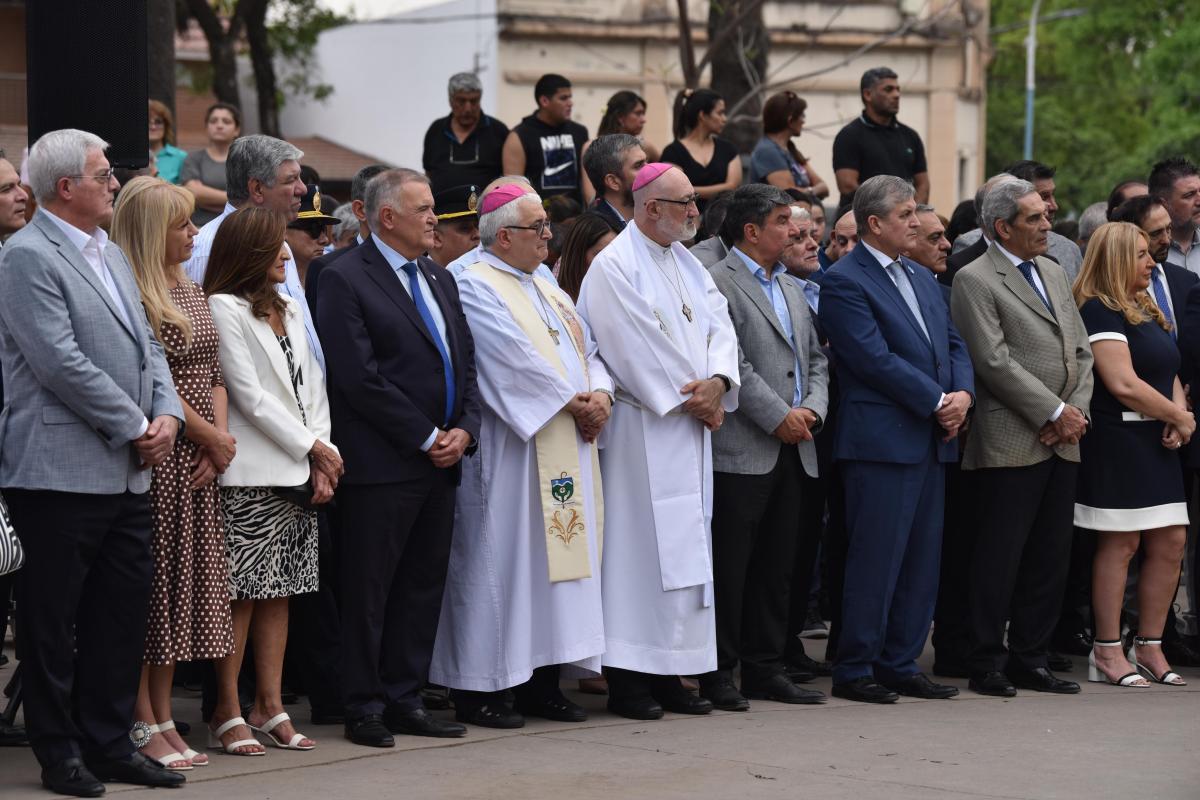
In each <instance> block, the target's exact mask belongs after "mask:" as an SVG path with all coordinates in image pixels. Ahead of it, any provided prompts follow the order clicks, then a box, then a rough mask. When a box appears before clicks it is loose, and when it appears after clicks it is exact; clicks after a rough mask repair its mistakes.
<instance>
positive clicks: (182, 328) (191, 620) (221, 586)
mask: <svg viewBox="0 0 1200 800" xmlns="http://www.w3.org/2000/svg"><path fill="white" fill-rule="evenodd" d="M192 204H193V200H192V197H191V195H190V194H189V193H188V192H187V191H185V190H183V189H181V188H179V187H177V186H172V185H170V184H167V183H164V182H163V181H161V180H158V179H157V178H148V177H141V178H135V179H134V180H132V181H130V182H129V183H128V184H127V185H126V186H125V187H124V188H123V189H122V190H121V194H120V197H119V198H118V201H117V204H116V210H115V212H114V214H113V226H112V234H113V240H114V241H115V242H116V243H117V244H118V245H119V246H120V247H121V249H122V250H123V251H124V252H125V254H126V255H127V256H128V257H129V261H130V263H131V264H132V265H133V272H134V277H135V278H136V279H137V283H138V288H139V289H140V290H141V294H142V304H143V306H144V307H145V309H146V316H147V318H148V320H149V322H150V327H151V328H152V329H153V330H154V331H155V333H156V335H157V338H158V340H159V342H160V343H161V344H162V345H163V349H164V350H165V351H166V356H167V363H168V364H169V365H170V367H171V377H172V378H173V379H174V381H175V389H176V391H178V392H179V397H180V399H181V400H182V401H183V408H184V416H185V417H186V422H187V425H186V428H185V435H184V436H180V437H178V439H176V441H175V450H174V452H173V453H172V454H171V456H170V457H169V458H168V459H167V460H166V461H165V462H163V463H162V464H160V465H159V466H157V467H155V468H154V473H153V476H152V478H151V482H150V506H151V510H152V512H153V515H154V540H153V551H154V581H153V584H152V587H151V596H150V608H149V617H148V620H147V628H146V651H145V667H144V669H143V670H142V684H141V687H140V691H139V692H138V701H137V707H136V709H135V713H136V719H137V720H138V721H141V722H145V723H146V724H147V725H149V726H150V731H151V733H150V739H149V741H146V742H145V744H144V745H143V750H142V752H143V753H144V754H145V755H147V756H149V757H151V758H154V759H156V760H157V761H159V762H160V763H161V764H162V765H163V766H165V767H168V768H169V769H191V768H192V767H193V766H203V765H205V764H207V763H208V756H206V755H204V754H201V753H197V752H196V751H195V750H192V749H190V748H188V747H187V745H186V743H185V742H184V741H183V739H182V738H180V736H179V734H178V732H177V731H176V730H175V727H174V723H173V722H172V716H171V684H172V679H173V677H174V672H175V663H176V662H178V661H195V660H202V659H215V658H221V657H223V656H227V655H229V654H230V653H231V652H232V651H233V629H232V624H231V621H230V603H229V562H228V559H227V557H226V553H225V536H224V530H223V527H222V520H221V509H220V499H219V494H218V488H217V483H216V478H217V475H218V474H220V473H221V472H224V470H225V468H226V467H227V466H228V465H229V462H230V460H231V459H232V458H233V455H234V450H235V442H234V439H233V437H232V436H230V435H229V433H228V423H227V410H228V403H227V398H226V394H225V385H224V380H223V379H222V376H221V369H220V366H219V364H218V361H217V353H218V337H217V329H216V327H215V326H214V325H213V321H212V315H211V314H210V312H209V310H208V302H207V299H206V298H205V296H204V293H203V291H201V289H200V287H199V286H197V285H196V284H195V283H193V282H192V281H190V280H188V278H187V277H186V276H185V275H184V274H183V270H182V269H181V267H180V264H182V262H183V261H185V260H187V258H188V257H189V256H190V255H191V250H192V238H193V236H195V234H196V228H195V226H193V225H192V223H191V220H190V217H191V213H192ZM154 734H159V735H154ZM133 735H134V737H135V738H138V737H142V738H144V737H145V735H146V732H145V731H144V730H141V729H140V726H137V727H135V730H134V733H133Z"/></svg>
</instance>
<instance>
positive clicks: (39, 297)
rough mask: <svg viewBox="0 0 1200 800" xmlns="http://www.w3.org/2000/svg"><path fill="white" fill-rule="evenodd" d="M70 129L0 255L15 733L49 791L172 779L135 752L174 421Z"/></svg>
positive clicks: (91, 167) (161, 372) (1, 447)
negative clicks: (21, 712)
mask: <svg viewBox="0 0 1200 800" xmlns="http://www.w3.org/2000/svg"><path fill="white" fill-rule="evenodd" d="M106 147H107V144H106V143H105V142H104V141H103V140H102V139H100V138H99V137H97V136H95V135H93V134H90V133H85V132H84V131H77V130H60V131H52V132H50V133H47V134H45V135H43V136H42V137H41V138H40V139H39V140H38V141H37V142H36V143H35V144H34V146H33V148H32V149H31V151H30V154H29V174H30V179H31V182H32V186H33V190H34V194H35V196H36V197H37V200H38V203H39V205H40V208H39V210H38V212H37V214H36V215H35V216H34V217H33V220H32V221H31V222H30V224H29V225H27V226H26V227H25V228H23V229H22V230H20V231H18V232H17V233H16V234H14V235H13V237H12V238H11V239H9V240H8V242H7V243H6V244H5V247H4V252H3V255H2V256H0V362H2V364H3V373H4V389H5V404H4V411H3V414H2V415H0V487H2V488H3V490H4V497H5V499H6V500H7V501H8V504H9V510H10V511H11V515H12V522H13V526H14V527H15V529H16V531H17V535H18V536H20V538H21V543H22V545H23V546H24V549H25V556H26V562H25V568H24V570H23V571H22V580H20V581H19V582H18V591H17V607H18V613H19V622H20V630H21V639H22V649H23V651H24V653H23V655H22V661H21V667H22V674H23V676H24V692H25V720H26V727H27V729H28V732H29V739H30V743H31V744H32V745H33V750H34V753H35V755H36V756H37V758H38V761H39V762H40V763H41V765H42V783H43V784H44V785H45V786H46V787H47V788H48V789H51V790H52V791H56V792H59V793H61V794H71V795H77V796H83V797H95V796H97V795H99V794H102V793H103V792H104V785H103V783H102V781H109V780H112V781H121V782H124V783H139V784H146V785H152V786H174V785H178V784H181V783H183V776H182V775H180V774H179V773H172V772H170V771H168V770H166V769H164V768H162V767H160V766H159V765H158V764H157V763H155V762H154V761H151V760H150V759H148V758H146V757H145V756H143V755H141V754H139V753H138V752H137V751H136V750H135V749H134V746H133V742H132V740H131V739H130V736H129V728H130V725H131V722H132V719H133V705H134V698H135V696H136V694H137V687H138V679H139V676H140V674H141V662H142V652H143V650H142V648H143V644H144V640H145V631H146V613H147V604H148V601H149V597H150V581H151V575H152V571H153V560H152V557H151V553H150V541H151V517H150V503H149V499H148V497H147V494H146V492H147V490H148V489H149V488H150V470H149V469H148V467H151V466H153V465H155V464H159V463H161V462H162V461H163V460H164V459H165V458H166V457H167V456H168V455H170V453H171V450H172V448H173V447H174V443H175V436H176V434H177V433H178V431H179V429H180V428H181V426H182V423H183V410H182V407H181V406H180V403H179V397H178V395H177V394H176V393H175V387H174V384H173V383H172V381H171V372H170V370H169V369H168V367H167V362H166V358H165V357H164V355H163V349H162V347H161V346H160V345H159V343H158V342H157V341H156V340H155V338H154V336H153V334H152V332H151V330H150V325H149V323H148V322H147V321H146V314H145V312H144V311H143V310H142V304H141V295H140V294H139V292H138V288H137V284H136V283H135V282H134V278H133V273H132V271H131V269H130V266H129V262H128V261H127V260H126V259H125V255H124V254H123V253H122V252H121V250H120V249H119V248H117V246H116V245H114V244H111V243H110V242H109V241H108V237H107V235H106V234H105V232H104V230H103V228H102V227H101V225H104V224H106V223H108V222H109V221H110V220H111V219H112V209H113V196H114V191H115V190H116V188H117V181H116V179H115V178H113V175H112V170H111V169H110V168H109V164H108V160H107V159H106V158H105V157H104V149H105V148H106Z"/></svg>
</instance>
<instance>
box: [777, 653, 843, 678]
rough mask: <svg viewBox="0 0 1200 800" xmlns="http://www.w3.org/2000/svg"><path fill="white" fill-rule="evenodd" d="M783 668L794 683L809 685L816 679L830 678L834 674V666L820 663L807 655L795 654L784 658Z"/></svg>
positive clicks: (825, 662) (823, 662) (826, 662)
mask: <svg viewBox="0 0 1200 800" xmlns="http://www.w3.org/2000/svg"><path fill="white" fill-rule="evenodd" d="M783 667H784V669H786V670H787V674H788V677H789V678H791V679H792V682H793V683H808V682H809V681H811V680H814V679H815V678H828V677H829V676H830V675H832V674H833V665H832V664H830V663H829V662H828V661H818V660H817V659H815V658H812V657H811V656H809V655H808V654H807V653H794V654H792V655H786V656H784V657H783Z"/></svg>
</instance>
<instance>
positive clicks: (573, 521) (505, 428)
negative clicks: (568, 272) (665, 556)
mask: <svg viewBox="0 0 1200 800" xmlns="http://www.w3.org/2000/svg"><path fill="white" fill-rule="evenodd" d="M480 211H481V212H482V214H481V216H480V220H479V234H480V239H481V241H482V243H483V247H484V250H483V252H482V254H481V255H480V257H479V261H477V262H476V263H475V264H473V265H472V266H470V267H468V268H467V269H466V270H464V271H463V272H462V273H461V274H460V275H459V276H458V291H459V297H460V299H461V301H462V305H463V311H464V312H465V313H466V317H467V323H468V324H469V325H470V327H471V336H472V338H473V339H474V341H475V353H476V356H475V359H476V368H477V372H476V380H477V381H478V383H479V393H480V396H481V399H482V400H483V416H482V426H481V430H480V434H479V439H480V442H479V452H478V453H477V454H476V455H475V456H473V457H472V460H473V461H478V462H479V463H478V465H477V467H476V469H472V470H464V473H463V482H464V486H463V489H464V496H466V495H467V494H472V496H478V497H480V498H481V499H482V502H480V503H476V502H466V503H463V502H460V503H459V504H458V514H457V515H456V519H455V529H454V541H453V545H452V549H451V552H450V567H449V571H448V574H447V578H446V595H445V601H444V602H443V603H442V615H441V620H440V622H439V624H438V634H437V640H436V643H435V645H434V649H433V663H432V665H431V666H430V672H429V675H430V679H431V680H433V681H434V682H436V683H439V684H442V685H445V686H448V687H450V688H451V690H453V696H454V700H455V710H456V713H457V718H458V721H459V722H469V723H472V724H474V725H481V726H483V727H488V728H519V727H521V726H522V725H524V723H525V720H524V717H525V716H537V717H543V718H546V719H552V720H558V721H560V722H582V721H584V720H586V719H587V713H586V712H585V711H584V709H583V708H581V707H580V706H578V705H576V704H575V703H572V702H571V701H570V700H568V699H567V698H566V697H564V696H563V694H562V692H561V691H560V690H559V686H558V684H559V665H561V664H573V665H575V666H577V667H579V668H582V669H584V670H587V671H588V672H590V673H591V674H593V675H594V674H596V673H598V672H599V671H600V654H601V653H602V652H603V651H604V618H603V614H604V610H603V607H602V606H601V602H600V549H601V543H602V535H603V524H604V521H603V520H604V517H603V514H604V507H603V503H602V501H601V489H600V464H599V461H598V460H597V452H596V446H595V441H596V437H597V436H598V435H599V433H600V430H601V428H602V427H603V426H604V424H605V422H607V420H608V417H609V414H610V411H611V408H612V405H613V394H612V388H613V387H612V380H611V379H610V378H609V376H608V372H607V370H605V368H604V364H603V363H601V361H600V357H599V356H598V355H597V353H596V344H595V342H594V341H593V340H592V338H591V335H590V333H589V332H588V329H587V326H586V324H584V323H583V321H582V320H581V319H580V318H579V316H578V315H577V313H576V312H575V309H574V307H573V306H572V304H571V298H570V297H569V296H568V295H567V294H566V293H564V292H563V291H562V290H560V289H559V288H558V287H557V286H555V285H554V284H552V283H550V282H549V281H546V280H543V279H542V278H540V277H538V276H537V274H536V270H537V268H538V267H539V266H540V265H541V263H542V259H544V258H545V257H546V242H547V241H548V240H549V238H550V227H549V223H548V221H547V218H546V210H545V209H544V208H543V207H542V200H541V198H540V197H538V195H537V194H535V193H533V192H531V191H530V190H529V187H528V185H525V184H518V183H510V184H504V185H502V186H499V187H497V188H495V189H494V190H493V191H491V192H489V193H488V194H487V195H486V196H485V197H484V199H483V202H482V204H481V205H480ZM470 484H478V485H477V486H472V485H470ZM475 493H478V494H477V495H475ZM509 689H513V690H514V694H515V695H516V707H515V708H514V707H513V706H512V705H511V703H510V700H509V697H508V691H507V690H509Z"/></svg>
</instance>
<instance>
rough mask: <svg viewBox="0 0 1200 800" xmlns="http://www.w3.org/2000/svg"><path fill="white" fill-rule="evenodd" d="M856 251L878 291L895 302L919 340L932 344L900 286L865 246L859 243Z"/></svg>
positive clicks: (918, 303)
mask: <svg viewBox="0 0 1200 800" xmlns="http://www.w3.org/2000/svg"><path fill="white" fill-rule="evenodd" d="M856 252H857V253H858V263H859V265H860V266H862V268H863V271H864V272H866V274H867V278H868V279H869V280H872V281H874V282H875V285H876V286H878V287H879V289H880V291H882V292H883V293H884V294H886V295H887V296H888V297H890V298H892V302H893V303H895V304H896V308H897V309H898V310H899V311H900V314H901V315H902V316H903V317H904V318H905V319H906V320H908V324H909V325H911V326H912V329H913V330H914V331H916V332H917V336H920V337H921V341H923V342H926V343H929V344H932V343H931V342H930V339H929V337H928V336H926V335H925V331H923V330H921V324H920V323H919V322H917V318H916V317H914V316H913V313H912V311H911V310H910V309H909V307H908V303H906V302H904V295H902V294H900V288H899V287H898V286H896V284H895V282H894V281H892V278H891V276H890V275H888V274H887V273H886V272H885V271H884V268H883V266H882V265H881V264H880V263H879V262H878V261H876V260H875V256H873V255H871V251H869V250H867V248H865V247H863V246H862V245H861V244H860V245H858V249H857V250H856ZM903 263H904V262H901V265H902V266H903ZM913 283H914V281H913V280H912V279H911V276H910V279H909V284H913ZM913 292H914V293H915V292H916V289H915V288H914V289H913ZM918 298H919V295H918ZM920 306H921V303H920V300H919V299H918V301H917V307H918V308H920ZM925 325H926V327H928V325H929V323H928V321H926V323H925Z"/></svg>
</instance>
